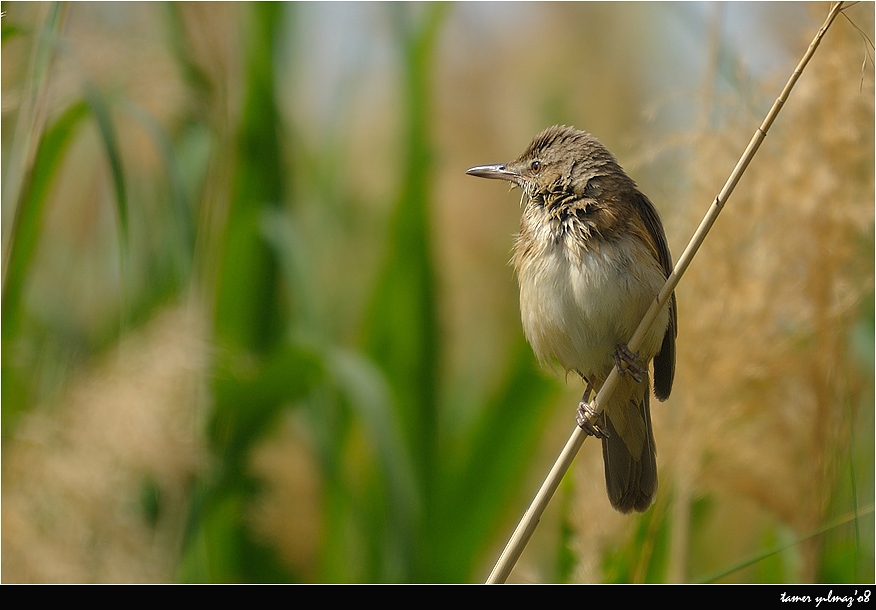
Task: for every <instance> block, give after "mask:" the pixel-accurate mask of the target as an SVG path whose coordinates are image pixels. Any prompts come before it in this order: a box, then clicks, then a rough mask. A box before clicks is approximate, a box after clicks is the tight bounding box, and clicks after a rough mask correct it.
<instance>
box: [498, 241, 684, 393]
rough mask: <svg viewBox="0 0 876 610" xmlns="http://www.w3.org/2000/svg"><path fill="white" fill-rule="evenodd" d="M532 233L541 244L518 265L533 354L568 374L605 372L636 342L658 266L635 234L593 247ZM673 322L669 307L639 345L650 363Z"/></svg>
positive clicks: (659, 277) (659, 279) (659, 276)
mask: <svg viewBox="0 0 876 610" xmlns="http://www.w3.org/2000/svg"><path fill="white" fill-rule="evenodd" d="M534 231H542V232H546V231H548V229H547V228H546V227H545V226H544V225H542V226H541V227H539V228H534ZM531 237H532V238H533V241H532V243H533V244H539V246H536V247H535V249H534V250H533V251H531V254H532V256H524V257H521V256H515V265H516V267H517V274H518V281H519V283H520V312H521V319H522V322H523V330H524V332H525V334H526V338H527V339H528V341H529V343H530V345H532V348H533V351H534V352H535V353H536V355H537V356H538V358H539V360H541V361H542V362H550V360H551V358H555V359H556V360H557V361H558V362H559V364H560V365H561V366H562V367H563V368H565V369H566V370H567V371H578V372H580V373H581V374H583V375H585V376H587V375H591V374H594V373H598V374H606V373H607V371H608V370H609V369H610V368H611V366H612V365H613V354H614V351H615V348H616V346H617V345H618V344H622V343H623V344H626V343H627V342H628V341H629V340H630V338H631V337H632V335H633V333H634V332H635V330H636V328H637V326H638V325H639V322H640V321H641V319H642V317H643V316H644V314H645V312H646V311H647V309H648V307H649V306H650V304H651V302H652V301H653V300H654V298H655V297H656V296H657V293H658V292H659V291H660V288H661V287H662V285H663V282H664V279H665V278H664V276H663V272H662V270H661V269H660V266H659V264H658V263H657V261H656V260H655V259H654V257H653V255H652V254H651V252H650V251H648V249H647V246H646V245H645V244H643V243H641V242H640V241H637V240H636V239H635V238H633V237H631V236H621V237H617V238H615V239H613V240H611V241H606V240H601V239H600V240H599V241H598V247H589V248H581V247H580V244H577V245H576V242H575V239H574V238H573V237H572V236H571V235H563V236H560V237H559V238H556V236H555V235H553V236H552V235H547V234H542V235H537V234H533V235H531ZM579 239H580V238H579ZM590 243H591V246H592V245H593V243H594V242H592V241H591V242H590ZM520 246H521V244H518V247H520ZM667 324H668V312H667V311H666V310H665V309H664V311H663V312H662V313H661V315H660V316H659V317H658V319H657V320H656V321H655V323H654V324H653V325H652V327H651V330H650V331H649V333H648V335H647V337H646V340H645V341H644V343H643V345H642V347H641V355H642V357H643V360H644V362H648V360H650V359H651V358H652V357H653V356H654V355H655V354H656V353H657V352H658V351H659V349H660V345H661V343H662V340H663V334H664V332H665V330H666V326H667Z"/></svg>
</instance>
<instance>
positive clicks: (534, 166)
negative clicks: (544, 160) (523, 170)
mask: <svg viewBox="0 0 876 610" xmlns="http://www.w3.org/2000/svg"><path fill="white" fill-rule="evenodd" d="M529 169H530V170H532V173H533V174H537V173H538V172H540V171H541V161H539V160H538V159H536V160H535V161H533V162H532V163H530V164H529Z"/></svg>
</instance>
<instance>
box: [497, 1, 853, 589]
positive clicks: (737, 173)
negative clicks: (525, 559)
mask: <svg viewBox="0 0 876 610" xmlns="http://www.w3.org/2000/svg"><path fill="white" fill-rule="evenodd" d="M843 5H844V3H843V2H837V3H835V4H834V5H832V6H831V9H830V12H829V13H828V15H827V18H826V19H825V21H824V24H823V25H822V26H821V28H819V30H818V32H817V33H816V34H815V37H814V38H813V39H812V42H811V43H810V44H809V48H808V49H807V50H806V53H805V54H804V55H803V58H802V59H801V60H800V62H799V63H798V64H797V67H796V69H795V70H794V72H793V73H792V74H791V77H790V78H789V79H788V82H787V83H786V84H785V87H784V89H783V90H782V92H781V94H780V95H779V97H778V98H777V99H776V101H775V102H774V103H773V106H772V108H770V111H769V112H768V113H767V116H766V118H765V119H764V121H763V123H762V124H761V125H760V127H759V128H758V129H757V131H755V133H754V135H753V136H752V138H751V141H750V142H749V143H748V146H747V148H746V149H745V152H743V154H742V156H741V157H740V159H739V161H738V162H737V164H736V167H735V168H734V169H733V171H732V172H731V173H730V177H729V178H728V179H727V181H726V182H725V184H724V187H723V188H722V189H721V191H720V192H719V194H718V196H717V197H716V198H715V200H714V201H713V202H712V205H711V206H710V207H709V210H708V212H706V215H705V217H704V218H703V220H702V222H701V223H700V225H699V227H698V228H697V230H696V231H695V233H694V235H693V237H692V238H691V240H690V242H689V243H688V245H687V248H685V250H684V252H683V253H682V254H681V256H680V257H679V259H678V262H677V263H676V265H675V269H674V270H673V271H672V273H671V274H670V275H669V277H668V278H667V279H666V283H665V284H664V286H663V289H662V290H661V291H660V294H659V295H657V298H656V299H655V300H654V302H653V303H652V304H651V307H650V309H649V310H648V311H647V313H646V314H645V317H644V318H643V319H642V322H641V323H640V324H639V327H638V329H637V330H636V332H635V334H634V335H633V337H632V339H630V341H629V343H628V347H629V348H630V350H631V351H632V352H636V351H638V349H639V346H640V345H641V343H642V340H643V339H644V336H645V334H646V333H647V332H648V329H649V328H650V327H651V324H652V323H653V322H654V319H655V318H656V317H657V314H658V312H660V310H661V309H662V308H663V307H665V306H666V304H667V302H668V301H669V297H670V295H671V294H672V292H673V291H674V290H675V287H676V286H677V285H678V282H679V280H680V279H681V276H682V275H684V272H685V271H686V270H687V268H688V266H689V265H690V263H691V261H692V260H693V257H694V256H695V255H696V252H697V250H699V248H700V246H701V245H702V243H703V241H704V240H705V238H706V235H707V234H708V233H709V230H710V229H711V228H712V225H713V224H714V223H715V221H716V220H717V218H718V215H719V214H720V213H721V210H722V209H723V207H724V205H725V204H726V202H727V200H728V199H729V198H730V195H731V194H732V193H733V190H734V189H735V188H736V185H737V184H738V182H739V179H740V178H741V177H742V174H743V173H744V172H745V170H746V168H747V167H748V165H749V163H750V162H751V160H752V159H753V158H754V155H755V153H757V150H758V148H759V147H760V145H761V143H762V142H763V140H764V138H765V137H766V135H767V132H768V131H769V129H770V127H771V126H772V124H773V122H774V121H775V119H776V117H777V116H778V114H779V112H780V111H781V109H782V106H783V105H784V103H785V102H786V101H787V99H788V96H789V95H790V93H791V90H792V89H793V88H794V85H795V84H796V83H797V80H798V79H799V78H800V75H801V74H802V73H803V70H804V69H805V68H806V65H807V64H808V63H809V60H810V59H812V56H813V55H814V54H815V51H816V49H817V48H818V46H819V44H821V40H822V38H823V37H824V35H825V33H827V30H828V29H829V28H830V26H831V24H832V23H833V22H834V20H835V19H836V17H837V15H839V14H840V12H841V11H842V10H843ZM619 379H620V377H619V375H618V373H617V371H616V370H612V371H611V373H610V374H609V376H608V379H607V380H606V382H605V384H604V385H603V386H602V388H601V389H600V391H599V393H598V394H597V396H596V400H595V404H594V405H593V411H594V414H593V416H592V417H593V418H595V417H596V416H597V415H598V414H599V413H601V412H602V410H603V405H604V404H605V401H606V400H607V399H608V398H609V397H610V396H611V394H612V393H613V392H614V390H615V388H616V387H617V384H618V381H619ZM586 438H587V434H586V433H585V432H584V430H583V429H582V428H580V427H578V426H576V427H575V430H574V431H573V432H572V435H571V437H570V438H569V440H568V441H567V442H566V445H565V447H563V450H562V452H561V453H560V455H559V457H558V458H557V460H556V462H554V465H553V467H552V468H551V470H550V472H549V473H548V476H547V478H546V479H545V481H544V483H543V484H542V486H541V488H540V489H539V490H538V493H537V494H536V496H535V498H534V499H533V501H532V503H531V504H530V506H529V508H528V509H527V510H526V512H525V513H524V515H523V518H522V519H521V520H520V523H519V524H518V526H517V529H516V530H515V531H514V533H513V534H512V536H511V538H510V540H509V541H508V544H507V545H506V546H505V549H504V550H503V551H502V554H501V555H500V556H499V560H498V561H497V562H496V565H495V567H494V568H493V571H492V572H491V573H490V576H489V578H488V579H487V583H488V584H495V583H503V582H505V581H506V580H507V578H508V576H509V575H510V573H511V570H512V569H513V568H514V565H515V564H516V563H517V560H518V559H519V558H520V555H521V554H522V553H523V549H524V548H525V547H526V544H527V543H528V542H529V539H530V538H531V537H532V534H533V532H534V531H535V528H536V526H537V525H538V522H539V520H540V519H541V515H542V514H543V513H544V510H545V509H546V508H547V505H548V503H549V502H550V499H551V498H552V497H553V495H554V492H555V491H556V490H557V487H559V484H560V481H561V480H562V478H563V476H564V475H565V473H566V471H567V470H568V469H569V467H570V466H571V464H572V461H573V460H574V458H575V456H576V455H577V453H578V450H579V449H580V448H581V445H583V444H584V440H585V439H586Z"/></svg>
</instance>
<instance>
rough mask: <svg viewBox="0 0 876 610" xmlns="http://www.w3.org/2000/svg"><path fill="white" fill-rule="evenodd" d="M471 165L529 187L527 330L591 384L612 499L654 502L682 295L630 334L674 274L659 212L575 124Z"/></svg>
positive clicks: (523, 292) (632, 505) (617, 504)
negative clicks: (659, 407)
mask: <svg viewBox="0 0 876 610" xmlns="http://www.w3.org/2000/svg"><path fill="white" fill-rule="evenodd" d="M466 173H468V174H470V175H472V176H480V177H482V178H495V179H499V180H507V181H508V182H511V183H512V185H516V186H519V187H520V188H521V189H522V190H523V198H522V201H521V204H522V205H523V206H524V209H523V217H522V218H521V221H520V234H519V235H518V236H517V239H516V241H515V244H514V257H513V263H514V268H515V271H516V273H517V278H518V282H519V284H520V314H521V318H522V321H523V331H524V333H525V334H526V338H527V340H528V341H529V344H530V345H531V346H532V349H533V351H534V352H535V354H536V356H538V359H539V361H541V362H542V363H550V362H551V361H552V360H553V359H555V360H556V361H557V362H559V364H560V365H561V366H562V367H563V368H564V369H565V370H566V371H567V372H569V371H574V372H575V373H577V374H578V375H580V376H581V377H582V378H583V379H584V381H585V382H586V384H587V385H586V390H585V391H584V395H583V396H582V398H581V403H580V404H579V406H578V421H579V422H581V425H582V427H583V428H584V429H585V430H586V431H587V432H588V433H590V434H591V435H594V436H597V437H599V438H601V439H602V455H603V459H604V461H605V484H606V488H607V490H608V498H609V500H610V502H611V504H612V506H613V507H614V508H615V509H617V510H619V511H621V512H624V513H626V512H629V511H631V510H637V511H645V510H647V509H648V507H649V506H651V503H652V502H653V501H654V497H655V495H656V493H657V461H656V449H655V445H654V434H653V432H652V430H651V412H650V406H649V381H648V364H649V363H650V362H651V361H652V360H653V362H654V394H655V396H656V397H657V398H658V399H660V400H665V399H666V398H667V397H668V396H669V393H670V391H671V389H672V380H673V377H674V375H675V336H676V328H677V314H676V305H675V295H674V294H673V295H672V298H671V300H670V302H669V305H668V307H666V308H664V309H663V311H662V312H661V313H660V315H659V316H658V317H657V319H656V320H655V321H654V323H653V324H652V326H651V328H650V330H649V332H648V334H647V336H646V338H645V340H644V341H643V342H642V345H641V350H640V352H639V353H638V354H631V353H630V352H629V350H628V349H627V347H626V343H627V341H629V339H630V338H631V337H632V336H633V333H634V332H635V331H636V328H637V327H638V325H639V323H640V322H641V320H642V318H643V317H644V315H645V312H646V311H647V310H648V308H649V307H650V305H651V302H652V301H653V300H654V299H655V298H656V296H657V294H658V293H659V292H660V289H661V288H662V287H663V283H664V282H665V280H666V278H667V276H668V275H669V273H670V272H671V271H672V258H671V256H670V254H669V247H668V246H667V244H666V235H665V234H664V232H663V225H662V224H661V222H660V217H659V216H658V214H657V210H655V209H654V205H653V204H652V203H651V202H650V201H649V200H648V198H647V197H645V195H643V194H642V193H641V192H639V190H638V189H637V188H636V184H635V182H633V180H632V179H630V177H629V176H627V175H626V173H624V171H623V169H621V167H620V165H618V163H617V161H616V160H615V158H614V156H613V155H612V154H611V153H610V152H609V151H608V149H607V148H605V146H603V145H602V144H601V143H600V142H599V141H598V140H597V139H596V138H594V137H593V136H592V135H590V134H589V133H586V132H583V131H579V130H577V129H574V128H571V127H566V126H558V125H555V126H553V127H549V128H548V129H545V130H544V131H543V132H541V133H540V134H538V135H536V136H535V138H534V139H533V140H532V142H531V143H530V145H529V147H528V148H527V149H526V150H525V151H524V152H523V154H522V155H520V156H519V157H518V158H517V159H516V160H515V161H512V162H510V163H502V164H497V165H481V166H478V167H473V168H471V169H469V170H468V171H467V172H466ZM613 366H617V368H618V371H619V372H620V373H621V374H622V377H621V382H620V384H619V385H618V387H617V389H616V390H615V391H614V393H613V394H612V395H611V398H610V399H609V400H608V401H607V404H606V405H605V409H604V412H603V413H602V415H601V416H600V418H599V419H598V420H597V421H598V423H597V424H595V425H588V424H587V423H586V422H587V419H586V417H584V416H585V414H586V413H588V412H589V413H592V410H591V408H590V406H589V401H590V395H591V393H593V392H597V391H598V390H599V389H600V388H601V387H602V384H603V383H604V382H605V380H606V378H607V377H608V375H609V373H610V372H611V369H612V367H613Z"/></svg>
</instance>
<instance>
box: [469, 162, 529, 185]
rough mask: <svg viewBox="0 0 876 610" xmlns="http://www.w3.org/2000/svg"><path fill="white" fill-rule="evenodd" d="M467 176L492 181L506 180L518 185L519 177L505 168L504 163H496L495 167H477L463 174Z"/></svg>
mask: <svg viewBox="0 0 876 610" xmlns="http://www.w3.org/2000/svg"><path fill="white" fill-rule="evenodd" d="M465 173H466V174H468V175H469V176H477V177H478V178H493V179H494V180H507V181H508V182H513V183H514V184H519V183H520V179H521V176H520V174H518V173H517V172H514V171H511V170H510V169H507V168H506V167H505V164H504V163H496V164H495V165H478V166H477V167H473V168H471V169H469V170H466V172H465Z"/></svg>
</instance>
